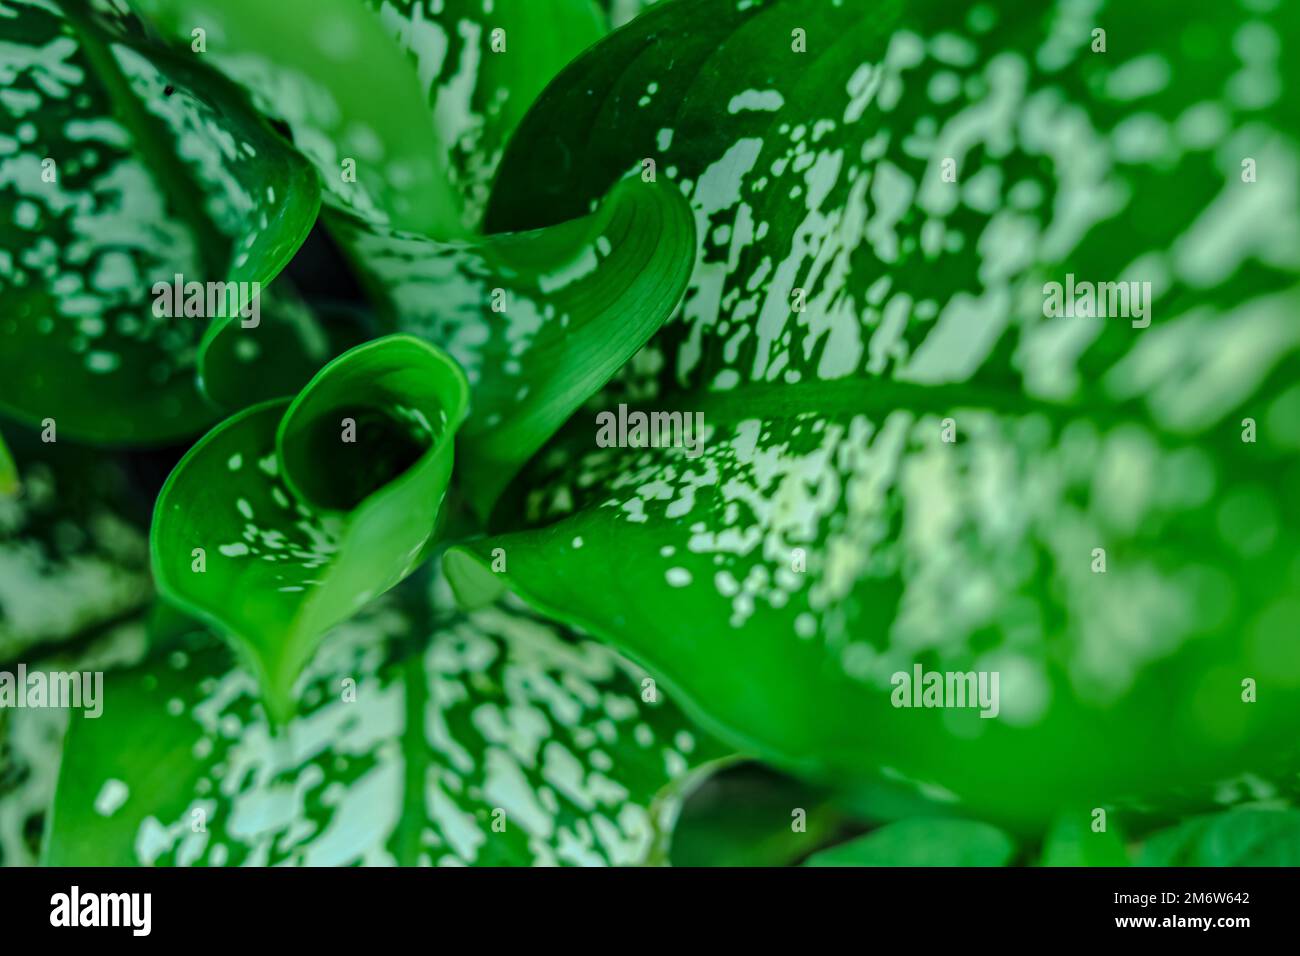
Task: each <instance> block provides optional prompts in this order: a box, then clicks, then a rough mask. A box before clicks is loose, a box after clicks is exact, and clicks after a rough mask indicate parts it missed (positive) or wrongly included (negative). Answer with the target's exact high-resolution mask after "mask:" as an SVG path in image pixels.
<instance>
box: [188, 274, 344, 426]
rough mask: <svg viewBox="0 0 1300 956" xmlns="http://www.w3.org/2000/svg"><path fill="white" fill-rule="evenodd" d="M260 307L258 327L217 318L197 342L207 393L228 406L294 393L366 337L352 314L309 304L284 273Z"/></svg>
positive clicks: (330, 307) (202, 382)
mask: <svg viewBox="0 0 1300 956" xmlns="http://www.w3.org/2000/svg"><path fill="white" fill-rule="evenodd" d="M261 310H262V312H263V316H262V324H261V325H260V326H259V327H258V328H257V329H256V330H254V329H245V328H243V327H242V326H240V325H239V324H238V323H235V322H229V323H226V324H224V325H223V324H215V323H214V324H213V325H211V326H209V328H208V332H207V334H206V335H205V336H204V338H203V342H202V343H201V344H200V346H199V355H200V358H199V365H200V385H201V386H202V388H203V394H204V395H206V396H207V397H208V398H209V399H211V400H212V401H213V402H215V403H216V404H218V405H220V406H221V407H222V408H223V409H225V410H227V411H232V412H233V411H237V410H239V409H241V408H247V407H249V406H250V405H256V404H258V403H259V402H265V401H269V400H270V399H273V398H286V397H288V398H291V397H293V396H294V395H296V394H297V393H298V391H299V390H300V389H301V388H302V387H303V386H304V385H306V384H307V382H308V381H310V380H311V378H312V376H313V375H315V374H316V372H318V371H319V370H320V368H321V366H323V365H324V364H325V363H326V362H327V361H328V360H329V359H331V358H333V357H335V356H337V355H339V354H341V353H343V352H345V351H347V349H348V348H350V347H351V346H354V345H357V344H359V342H360V341H361V339H362V336H361V335H360V333H359V330H358V329H357V328H356V323H355V321H354V320H353V319H352V318H350V317H348V316H346V315H344V314H343V313H342V312H341V311H340V310H339V309H337V308H335V307H333V306H330V305H315V306H313V305H308V304H307V303H306V302H305V301H303V299H302V297H301V296H300V295H299V294H298V292H297V290H295V289H294V288H293V286H292V285H290V284H289V282H288V281H287V280H285V279H284V278H281V279H280V280H279V281H278V282H276V284H275V285H274V286H272V287H271V288H269V289H267V290H265V291H264V292H263V293H262V295H261Z"/></svg>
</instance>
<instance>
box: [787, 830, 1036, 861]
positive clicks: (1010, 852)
mask: <svg viewBox="0 0 1300 956" xmlns="http://www.w3.org/2000/svg"><path fill="white" fill-rule="evenodd" d="M1015 852H1016V846H1015V844H1014V843H1013V842H1012V841H1011V838H1010V837H1008V836H1007V835H1006V834H1005V833H1003V832H1002V831H1001V830H999V829H997V828H996V827H991V826H989V825H988V824H987V823H977V822H975V821H973V820H943V819H922V820H900V821H899V822H898V823H890V824H888V825H886V826H883V827H881V828H880V829H879V830H873V831H872V832H870V833H868V834H867V835H866V836H863V837H858V838H857V839H856V840H850V841H849V842H848V843H842V844H840V845H839V846H836V847H831V848H830V849H829V850H823V851H822V852H820V853H816V854H814V855H813V856H811V857H809V858H808V860H807V862H806V863H804V865H805V866H1006V865H1007V864H1009V863H1010V862H1011V858H1012V857H1013V856H1014V855H1015Z"/></svg>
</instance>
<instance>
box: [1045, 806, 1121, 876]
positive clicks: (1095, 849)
mask: <svg viewBox="0 0 1300 956" xmlns="http://www.w3.org/2000/svg"><path fill="white" fill-rule="evenodd" d="M1129 863H1130V860H1129V855H1128V850H1127V849H1126V848H1125V846H1124V837H1123V834H1122V833H1120V831H1119V830H1118V829H1116V828H1115V827H1114V826H1113V825H1112V826H1111V827H1109V828H1107V829H1105V830H1102V831H1100V832H1098V831H1096V830H1094V829H1093V828H1092V816H1091V814H1085V813H1071V814H1066V815H1063V816H1062V817H1061V818H1060V819H1059V820H1057V821H1056V823H1055V824H1054V825H1053V826H1052V828H1051V829H1050V830H1049V831H1048V832H1047V839H1046V841H1045V842H1044V844H1043V855H1042V859H1041V860H1039V865H1040V866H1128V865H1129Z"/></svg>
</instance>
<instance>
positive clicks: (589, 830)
mask: <svg viewBox="0 0 1300 956" xmlns="http://www.w3.org/2000/svg"><path fill="white" fill-rule="evenodd" d="M403 590H404V591H405V589H403ZM401 596H403V597H409V595H405V594H404V595H401ZM422 614H423V612H421V611H420V610H418V608H414V607H410V606H407V607H406V608H405V609H399V607H398V606H396V605H395V604H394V602H393V601H392V600H391V598H389V599H385V600H384V601H382V602H380V603H378V604H377V605H375V606H373V607H372V608H371V609H370V610H369V611H368V612H367V613H366V614H365V615H364V616H363V617H361V618H357V619H354V620H353V621H352V622H350V623H348V624H345V625H343V626H342V627H340V628H339V629H338V630H337V631H336V632H335V633H334V634H333V635H331V637H330V639H329V641H328V642H326V644H325V646H324V647H323V648H322V652H321V654H320V655H318V656H317V657H316V658H315V659H314V660H313V662H312V663H311V664H310V665H309V667H308V672H307V677H306V680H305V683H306V692H305V694H304V705H303V708H302V710H301V712H300V713H299V714H298V716H296V717H295V718H294V719H293V720H292V721H290V722H289V723H288V725H287V726H285V727H284V728H283V729H282V732H281V734H280V736H278V737H275V736H273V732H272V729H271V727H270V726H269V725H268V723H267V721H266V718H265V716H264V714H263V712H262V710H261V709H260V708H259V706H258V703H257V693H256V685H255V684H254V682H253V681H252V680H251V679H250V678H249V677H248V675H247V674H246V673H244V672H243V671H240V670H232V669H230V664H229V660H228V657H227V655H226V654H224V653H223V652H221V651H220V650H219V649H213V648H212V647H211V646H210V645H209V646H207V647H202V646H200V647H198V648H191V649H188V650H179V651H176V652H174V653H172V654H171V655H170V656H169V657H168V658H167V660H168V661H169V662H170V663H169V664H163V665H161V666H159V665H158V664H155V665H154V666H152V667H148V668H144V669H141V670H139V671H135V672H130V673H125V674H123V675H121V676H117V675H112V676H110V677H109V679H108V682H107V684H106V689H105V693H106V697H107V700H108V701H110V702H111V706H109V707H107V708H106V710H105V713H104V716H103V717H102V718H100V719H98V720H87V719H83V718H81V717H74V719H73V725H72V728H71V730H70V733H69V738H68V743H67V746H66V748H65V753H64V760H63V769H62V771H61V775H60V781H59V789H58V795H57V799H56V802H55V807H54V825H53V829H52V832H51V834H50V837H49V841H48V849H47V853H46V858H45V862H46V863H48V864H52V865H60V864H71V863H75V864H77V865H88V864H91V863H99V864H104V865H130V864H142V863H143V864H160V865H161V864H180V865H186V864H206V865H220V864H231V865H235V864H276V863H297V864H307V865H346V864H357V863H361V864H391V863H399V864H407V865H414V864H473V865H487V866H503V865H504V866H513V865H528V864H570V865H572V864H577V865H593V864H594V865H601V864H610V863H612V864H631V863H645V862H655V861H661V860H662V859H663V853H664V850H665V841H666V837H667V834H668V832H669V831H670V830H671V827H672V823H673V820H674V818H675V816H676V812H677V807H678V804H679V797H680V793H681V791H682V789H683V788H684V787H685V786H687V785H688V784H689V783H690V781H691V780H692V779H693V777H694V776H695V775H696V773H697V772H698V771H699V768H702V767H704V766H706V765H707V764H709V763H711V762H712V761H714V760H715V759H717V758H718V757H720V756H722V755H723V753H724V751H722V750H720V749H719V748H718V747H717V745H716V744H714V743H713V742H712V741H711V740H709V738H707V737H704V736H702V735H700V734H699V733H698V732H696V731H694V730H693V729H692V728H691V726H690V725H689V724H688V723H687V722H686V721H685V720H684V719H683V718H682V716H681V715H680V713H679V712H678V711H677V709H676V708H675V707H674V706H673V704H672V703H671V700H669V701H665V700H664V699H663V698H662V697H658V698H657V699H656V700H657V702H655V703H647V702H646V701H645V699H644V695H643V692H642V681H643V679H644V675H642V674H641V673H640V672H638V671H637V670H636V669H635V668H632V667H630V666H629V665H628V664H626V663H625V662H624V661H622V660H621V659H620V658H618V657H617V656H616V655H615V654H613V653H612V652H611V651H609V650H608V649H606V648H604V647H602V646H600V645H598V644H594V643H592V642H590V641H584V640H581V639H578V638H575V637H574V636H573V635H572V634H569V633H566V632H564V631H563V630H562V629H558V628H556V627H555V626H554V625H551V624H548V623H546V622H543V621H540V620H538V619H536V618H533V617H531V616H529V615H528V614H526V613H522V612H520V611H519V610H518V609H512V608H506V607H498V608H491V609H487V610H484V611H480V612H478V613H475V614H473V615H469V616H464V617H461V616H454V617H450V618H447V617H445V616H442V615H441V614H435V616H434V617H433V618H432V619H429V618H428V617H427V615H425V616H423V617H422ZM196 821H198V822H201V823H202V826H198V825H196ZM494 824H495V825H494Z"/></svg>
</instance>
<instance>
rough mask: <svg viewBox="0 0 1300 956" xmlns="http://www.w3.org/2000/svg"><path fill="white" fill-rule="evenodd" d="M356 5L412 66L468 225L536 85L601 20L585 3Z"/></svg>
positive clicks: (414, 0)
mask: <svg viewBox="0 0 1300 956" xmlns="http://www.w3.org/2000/svg"><path fill="white" fill-rule="evenodd" d="M366 2H367V4H368V5H369V6H370V7H371V8H372V9H376V10H377V11H378V12H379V18H380V20H381V21H382V22H383V24H384V27H385V28H386V29H387V30H388V31H389V33H390V34H391V35H393V36H394V37H395V38H396V40H397V42H398V44H400V45H401V47H402V49H403V50H405V51H406V53H407V55H408V57H410V58H411V60H412V61H413V62H414V63H415V64H416V66H417V68H418V70H419V75H420V85H421V87H422V89H423V91H424V94H425V98H426V99H427V100H428V103H429V107H430V109H431V111H432V114H433V122H434V125H435V127H436V129H437V132H438V139H439V146H440V148H441V152H440V153H439V158H440V160H441V162H442V163H443V164H444V168H446V169H447V170H448V171H449V172H450V176H451V180H452V182H453V183H454V184H455V186H456V188H457V191H458V193H459V194H460V197H461V201H462V204H463V212H462V215H461V220H462V224H463V225H464V226H465V227H467V228H472V229H477V228H478V227H479V225H480V223H481V220H482V217H483V209H484V207H485V206H486V204H487V198H488V190H489V187H490V186H491V182H492V178H493V176H494V175H495V173H496V170H497V165H498V163H499V162H500V160H501V155H502V153H503V152H504V150H505V146H506V143H507V142H508V141H509V139H510V136H511V134H512V133H513V132H514V130H515V127H517V126H518V125H519V122H520V120H522V119H523V117H524V114H525V113H526V111H527V110H528V108H529V107H530V106H531V105H532V103H533V101H534V100H535V99H536V98H537V95H538V94H539V93H541V92H542V89H543V88H544V87H545V86H546V84H547V83H549V82H550V81H551V80H552V79H553V78H554V77H555V75H556V74H557V73H559V72H560V70H561V69H563V68H564V67H565V66H566V65H568V63H569V62H570V61H571V60H573V58H574V57H576V56H577V55H578V54H579V53H581V52H582V51H583V50H584V49H585V48H586V47H588V46H590V45H591V44H592V43H595V42H596V41H597V40H599V39H600V37H601V36H602V35H603V34H604V33H605V23H604V18H603V17H602V15H601V12H600V10H599V9H598V8H597V6H596V4H595V3H594V0H548V2H546V3H537V2H536V0H494V2H492V3H483V2H481V0H443V2H442V3H441V4H438V5H437V9H436V10H431V8H430V6H429V5H428V4H426V3H424V2H423V0H366ZM417 228H420V227H417ZM422 231H424V232H426V233H428V234H432V235H435V236H438V235H439V233H436V232H433V233H429V230H428V229H427V227H426V228H423V230H422Z"/></svg>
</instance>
